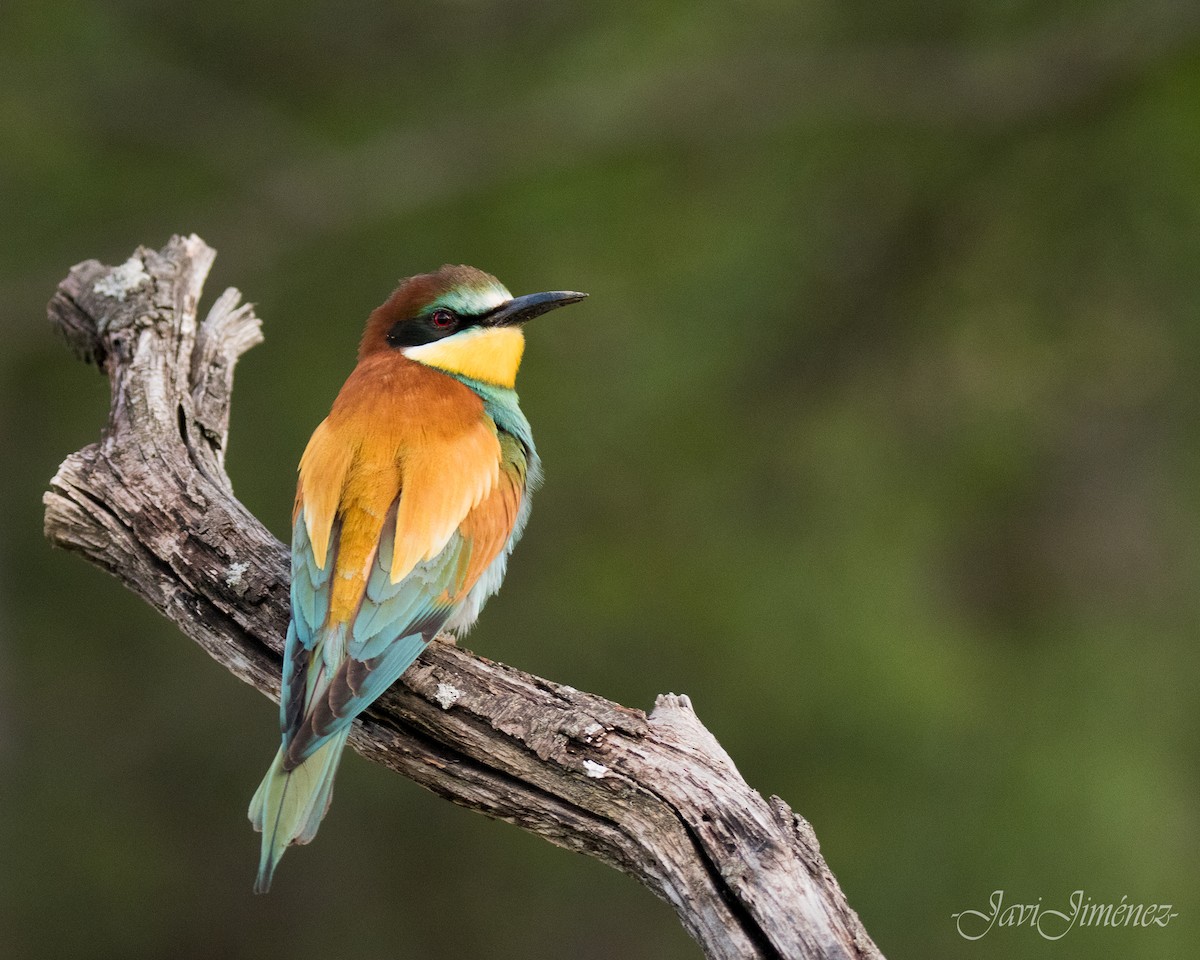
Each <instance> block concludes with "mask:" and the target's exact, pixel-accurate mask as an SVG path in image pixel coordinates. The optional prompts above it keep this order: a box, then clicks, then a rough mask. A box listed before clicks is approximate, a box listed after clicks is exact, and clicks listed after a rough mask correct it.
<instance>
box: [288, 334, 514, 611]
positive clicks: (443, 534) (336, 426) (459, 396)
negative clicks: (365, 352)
mask: <svg viewBox="0 0 1200 960" xmlns="http://www.w3.org/2000/svg"><path fill="white" fill-rule="evenodd" d="M500 463H501V449H500V441H499V439H498V437H497V434H496V430H495V425H494V424H492V422H491V420H490V419H489V418H488V417H487V416H486V415H485V414H484V410H483V402H482V401H481V400H480V399H479V397H478V396H477V395H476V394H475V393H474V392H473V391H471V390H470V389H468V388H467V387H466V386H464V385H463V384H461V383H459V382H458V381H457V380H454V379H453V378H451V377H448V376H446V375H444V374H442V373H439V372H437V371H434V370H430V369H429V368H427V367H423V366H422V365H420V364H418V363H414V362H413V361H410V360H408V359H406V358H404V357H402V356H399V355H397V354H395V353H391V354H377V355H375V356H369V357H364V358H363V359H362V360H361V361H360V363H359V365H358V366H357V367H356V368H355V370H354V372H353V373H352V374H351V376H350V378H349V379H348V380H347V381H346V384H345V386H343V387H342V391H341V393H339V394H338V398H337V400H336V401H335V402H334V405H333V410H332V411H331V413H330V415H329V417H328V418H327V419H326V420H325V421H324V422H323V423H322V424H321V426H320V427H318V428H317V431H316V432H315V433H314V434H313V437H312V440H310V441H309V445H308V448H307V449H306V450H305V452H304V456H303V458H302V459H301V461H300V480H299V484H298V488H297V497H296V503H297V510H300V509H303V510H304V518H305V523H306V525H307V527H308V531H309V537H310V539H311V541H312V544H313V555H314V559H315V560H316V562H317V564H318V565H319V566H321V567H322V568H323V567H324V566H325V564H326V562H327V560H328V553H329V547H331V546H332V547H335V549H334V556H335V559H334V563H335V567H334V582H333V594H332V596H331V598H330V622H332V623H338V622H344V621H346V620H349V619H350V618H352V617H353V615H354V612H355V610H356V609H357V607H358V604H359V603H360V601H361V599H362V596H363V592H364V591H365V589H366V581H367V576H368V573H369V570H370V567H371V564H372V563H373V562H374V559H375V555H376V551H377V550H378V547H379V537H380V534H381V533H382V531H383V527H384V523H385V521H386V519H387V512H388V510H389V509H392V508H393V505H394V504H396V502H397V498H399V506H398V507H397V508H396V509H397V510H398V514H397V522H396V540H395V551H394V554H393V561H392V569H391V579H392V582H393V583H397V582H399V581H400V580H401V579H403V578H404V577H405V576H406V575H407V574H408V573H409V572H410V571H411V570H412V568H413V566H415V565H416V564H417V563H419V562H421V561H422V560H426V559H430V558H432V557H434V556H436V555H437V554H438V553H440V552H441V550H442V549H443V548H444V547H445V546H446V543H447V542H448V541H449V539H450V537H451V536H453V534H454V531H455V530H457V529H458V528H459V526H460V525H461V524H463V523H464V521H468V520H471V519H472V518H475V517H476V514H478V518H477V519H474V520H473V521H472V527H471V529H472V531H473V532H475V533H477V534H479V535H480V536H481V538H482V539H481V542H480V543H479V545H478V547H476V546H475V545H474V544H473V546H472V551H471V557H472V561H471V565H470V568H469V569H470V570H472V571H474V568H475V567H476V565H477V561H476V557H478V558H479V559H480V560H482V558H483V557H484V556H487V557H488V562H490V561H491V559H493V558H494V557H495V555H496V554H497V553H498V552H499V550H500V549H501V548H502V547H503V543H504V539H505V538H507V532H508V531H509V530H511V529H512V524H511V522H508V523H507V528H506V529H505V531H504V535H503V537H502V538H500V543H499V544H497V545H495V546H493V541H494V540H496V539H497V538H498V537H499V534H500V527H502V526H504V523H505V520H506V519H507V518H508V517H515V516H516V513H515V507H513V506H512V505H511V503H510V501H512V498H513V496H514V494H513V492H512V491H511V490H508V491H507V492H505V491H504V489H503V488H500V491H499V494H500V495H499V497H498V498H497V490H498V487H500V483H501V470H500ZM505 486H510V485H508V484H506V485H505ZM401 493H403V495H401ZM516 497H517V501H516V502H517V503H518V504H519V493H518V494H516ZM480 508H482V509H480ZM493 515H494V516H495V519H496V520H498V521H500V522H499V523H495V522H494V521H492V520H490V519H485V518H491V517H492V516H493ZM335 520H340V521H341V522H340V525H339V527H338V532H337V543H336V544H333V543H332V542H331V541H332V538H333V531H334V522H335ZM464 532H466V531H465V530H464ZM483 541H486V544H485V542H483ZM483 566H484V567H486V564H484V565H483ZM481 572H482V568H481V569H480V570H479V571H477V572H475V573H474V576H470V575H468V577H467V579H468V580H469V581H470V582H471V583H474V581H475V580H476V579H478V576H479V574H480V573H481ZM463 589H469V587H466V586H464V588H463Z"/></svg>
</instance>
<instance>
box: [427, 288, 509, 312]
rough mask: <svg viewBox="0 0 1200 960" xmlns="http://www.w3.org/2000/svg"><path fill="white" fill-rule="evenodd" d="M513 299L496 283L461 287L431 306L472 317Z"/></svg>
mask: <svg viewBox="0 0 1200 960" xmlns="http://www.w3.org/2000/svg"><path fill="white" fill-rule="evenodd" d="M511 299H512V294H511V293H509V292H508V291H507V290H506V289H504V287H502V286H501V285H500V284H498V283H496V284H488V285H487V286H485V287H459V288H458V289H456V290H451V291H450V292H449V293H444V294H442V295H441V296H440V297H438V298H437V299H436V300H435V301H434V302H433V303H432V304H431V306H435V307H448V308H449V309H451V310H453V311H454V312H455V313H465V314H468V315H470V314H479V313H487V312H488V311H489V310H494V309H495V308H496V307H498V306H500V304H502V303H507V302H508V301H509V300H511Z"/></svg>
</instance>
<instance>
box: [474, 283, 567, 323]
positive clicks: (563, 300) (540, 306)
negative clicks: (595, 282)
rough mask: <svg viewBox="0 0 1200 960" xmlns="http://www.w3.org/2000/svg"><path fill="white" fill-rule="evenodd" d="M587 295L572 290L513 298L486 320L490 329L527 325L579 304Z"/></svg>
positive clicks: (501, 305) (490, 314)
mask: <svg viewBox="0 0 1200 960" xmlns="http://www.w3.org/2000/svg"><path fill="white" fill-rule="evenodd" d="M586 296H587V294H586V293H575V292H574V291H572V290H552V291H550V292H549V293H531V294H528V295H527V296H524V297H513V298H512V299H511V300H509V301H508V302H507V303H502V304H500V306H498V307H497V308H496V309H495V310H493V311H492V312H491V313H489V314H488V315H487V316H486V317H485V318H484V321H483V322H484V323H485V324H486V325H487V326H489V327H511V326H515V325H516V324H518V323H525V322H526V321H527V320H532V319H533V318H534V317H540V316H541V315H542V314H543V313H546V312H548V311H550V310H557V309H558V308H559V307H565V306H566V305H567V304H568V303H578V302H579V301H580V300H582V299H583V298H584V297H586Z"/></svg>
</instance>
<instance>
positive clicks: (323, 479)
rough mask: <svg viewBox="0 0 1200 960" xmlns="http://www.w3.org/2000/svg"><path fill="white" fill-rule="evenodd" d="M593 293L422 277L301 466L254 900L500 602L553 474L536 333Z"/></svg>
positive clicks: (393, 312)
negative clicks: (439, 663)
mask: <svg viewBox="0 0 1200 960" xmlns="http://www.w3.org/2000/svg"><path fill="white" fill-rule="evenodd" d="M584 296H585V294H582V293H571V292H568V291H556V292H553V293H535V294H531V295H529V296H525V297H513V296H512V294H510V293H509V292H508V290H506V289H505V288H504V286H503V285H501V283H500V282H499V281H498V280H497V279H496V278H495V277H492V276H490V275H488V274H486V273H483V272H482V271H480V270H476V269H475V268H474V267H466V266H450V265H447V266H444V267H442V268H441V269H440V270H438V271H436V272H435V273H429V274H424V275H422V276H417V277H411V278H409V279H408V280H405V281H404V282H403V283H401V284H400V286H399V287H397V288H396V291H395V292H394V293H393V294H392V295H391V297H390V298H389V299H388V300H387V302H386V303H384V304H383V305H382V306H380V307H379V308H378V309H376V310H375V311H374V312H373V313H372V314H371V316H370V319H368V321H367V327H366V330H365V332H364V333H363V337H362V342H361V344H360V346H359V349H358V365H357V366H356V367H355V368H354V371H353V372H352V373H351V374H350V377H349V379H348V380H347V381H346V383H345V385H344V386H343V387H342V389H341V392H340V393H339V394H338V396H337V399H336V400H335V401H334V404H333V410H332V411H331V412H330V414H329V416H328V417H327V418H326V419H325V420H324V422H322V423H321V425H320V426H318V427H317V429H316V431H315V432H314V433H313V435H312V439H311V440H309V442H308V447H307V448H306V449H305V451H304V455H303V457H302V458H301V460H300V478H299V483H298V484H297V487H296V504H295V509H294V511H293V514H292V588H291V598H292V617H291V623H290V625H289V626H288V633H287V642H286V646H285V648H284V655H283V683H282V689H281V693H280V701H279V721H280V728H281V730H282V733H283V737H282V743H281V745H280V747H279V752H278V753H277V754H276V755H275V760H274V762H273V763H272V764H271V768H270V770H268V771H267V775H266V776H265V777H264V778H263V781H262V784H261V785H260V786H259V788H258V791H257V792H256V793H255V794H254V799H253V800H252V801H251V802H250V821H251V822H252V823H253V824H254V829H256V830H260V831H262V853H261V856H260V857H259V862H258V878H257V880H256V882H255V885H254V889H255V890H256V891H257V892H260V893H262V892H265V891H266V890H267V889H268V888H269V887H270V885H271V877H272V876H273V874H274V873H275V868H276V866H277V865H278V863H279V859H280V857H282V856H283V852H284V850H285V849H286V848H287V846H288V845H289V844H293V843H297V844H298V843H308V842H309V841H310V840H312V838H313V837H314V836H315V835H316V833H317V828H318V827H319V826H320V823H321V820H322V819H323V818H324V816H325V812H326V810H328V808H329V801H330V798H331V796H332V791H333V779H334V774H335V773H336V772H337V766H338V760H339V759H340V757H341V754H342V750H343V748H344V747H345V744H346V738H347V736H349V734H350V725H351V723H352V721H353V720H354V718H355V717H356V716H358V714H360V713H361V712H362V711H363V710H365V709H366V708H367V707H368V706H369V705H370V704H371V703H372V702H373V701H374V700H375V699H376V698H377V697H379V695H380V694H382V693H383V691H384V690H386V689H387V688H388V687H389V686H391V684H392V683H393V682H394V681H395V680H396V679H397V678H398V677H399V676H400V674H401V673H403V672H404V670H405V669H406V668H407V667H408V666H409V664H411V663H412V662H413V661H414V660H415V659H416V658H417V657H418V656H419V655H420V653H421V651H422V650H424V649H425V647H426V646H428V645H429V643H430V641H431V640H433V638H434V636H435V635H436V634H437V633H438V632H439V631H441V630H447V631H451V632H453V633H455V634H458V635H460V636H461V635H462V634H463V633H464V632H465V631H466V630H467V629H468V628H469V627H470V626H471V625H472V624H473V623H474V622H475V619H476V617H478V616H479V611H480V609H481V608H482V607H483V605H484V602H485V601H486V600H487V599H488V597H490V596H491V595H492V594H494V593H495V592H496V591H497V590H498V589H499V588H500V582H501V581H502V580H503V579H504V570H505V566H506V564H507V562H508V555H509V553H510V552H511V551H512V548H513V545H514V544H515V543H516V541H517V539H518V538H519V537H520V536H521V531H522V529H523V528H524V526H525V521H526V518H527V517H528V516H529V493H530V490H531V489H532V488H533V487H534V485H535V484H536V483H537V482H538V480H539V478H540V473H541V468H540V465H539V462H538V457H537V452H536V451H535V450H534V446H533V437H532V436H531V435H530V430H529V421H528V420H526V419H525V415H524V414H523V413H521V408H520V407H519V406H518V404H517V394H516V392H515V391H514V389H513V385H514V381H515V380H516V375H517V367H518V366H519V365H520V362H521V355H522V353H523V351H524V347H525V339H524V334H523V332H522V326H523V324H524V323H525V321H527V320H530V319H532V318H533V317H536V316H538V315H540V314H543V313H545V312H546V311H548V310H553V309H555V308H556V307H561V306H564V305H566V304H568V303H575V302H577V301H579V300H582V299H583V298H584Z"/></svg>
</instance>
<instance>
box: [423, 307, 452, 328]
mask: <svg viewBox="0 0 1200 960" xmlns="http://www.w3.org/2000/svg"><path fill="white" fill-rule="evenodd" d="M457 319H458V318H457V317H456V316H454V314H453V313H452V312H451V311H449V310H434V311H433V313H431V314H430V315H429V322H430V323H432V324H433V325H434V326H435V327H437V328H438V329H439V330H448V329H450V327H452V326H454V321H455V320H457Z"/></svg>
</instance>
